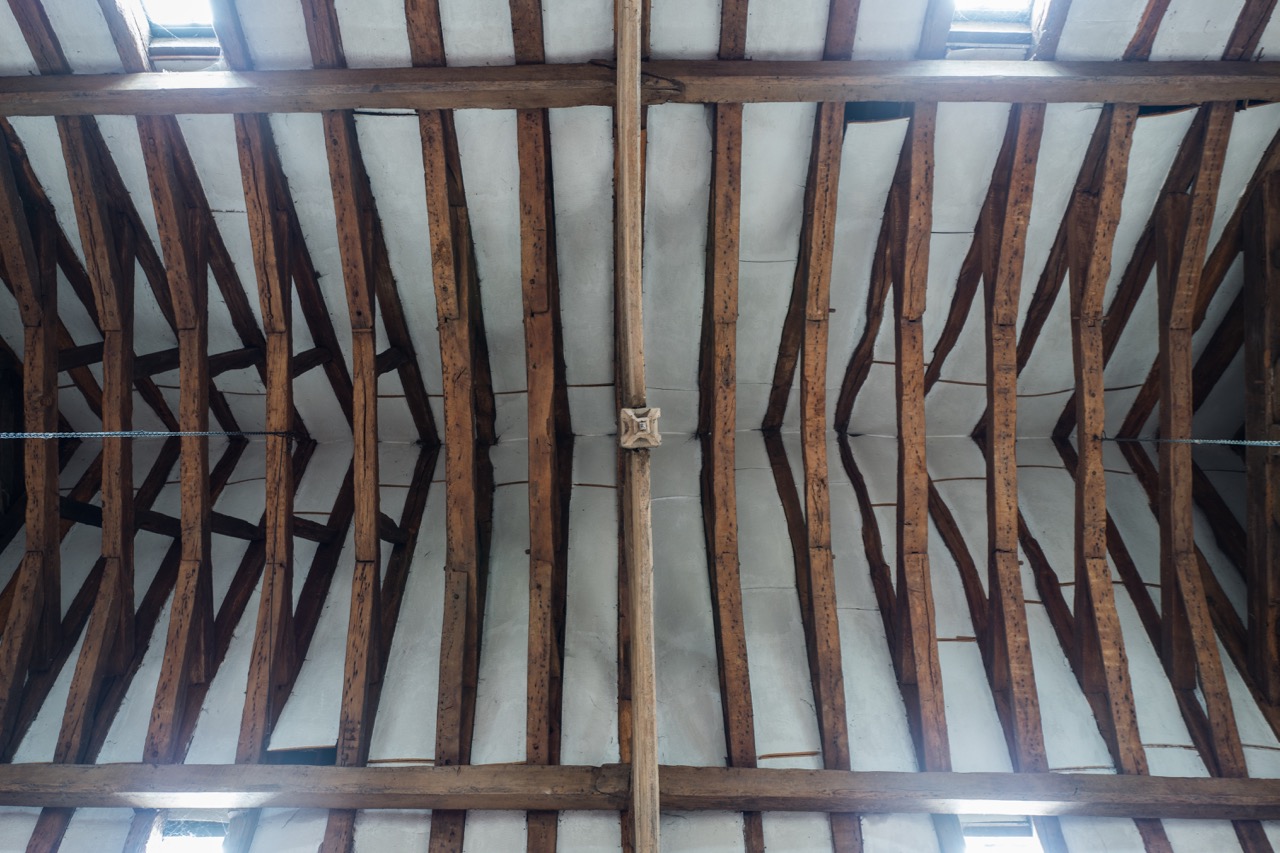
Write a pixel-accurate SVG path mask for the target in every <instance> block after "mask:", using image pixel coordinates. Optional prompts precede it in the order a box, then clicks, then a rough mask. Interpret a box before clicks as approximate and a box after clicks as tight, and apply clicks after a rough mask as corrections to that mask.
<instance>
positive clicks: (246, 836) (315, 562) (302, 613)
mask: <svg viewBox="0 0 1280 853" xmlns="http://www.w3.org/2000/svg"><path fill="white" fill-rule="evenodd" d="M304 447H305V445H304ZM296 460H297V456H296V455H295V465H294V471H293V479H294V481H295V482H298V481H300V480H301V479H302V473H303V471H302V468H301V466H299V465H298V463H297V461H296ZM353 461H354V460H353ZM354 480H355V470H354V464H353V465H352V466H349V467H348V468H347V474H346V477H345V478H344V479H343V481H342V486H341V487H340V488H339V489H338V494H337V496H336V497H335V498H334V502H333V506H332V508H331V509H330V510H329V516H328V518H329V521H328V525H327V526H328V527H329V528H330V529H332V530H334V531H336V533H335V535H334V536H332V537H331V538H329V539H327V540H326V541H324V542H322V543H321V544H320V546H319V547H318V548H317V549H316V551H315V555H314V557H313V558H312V561H311V567H310V569H309V570H308V572H307V579H306V581H305V583H304V584H303V586H302V590H301V591H300V592H299V593H298V604H297V606H296V607H295V608H294V613H293V631H292V640H291V642H292V647H293V654H292V655H291V656H290V658H289V661H288V663H289V665H288V666H287V667H286V671H285V672H284V674H283V677H284V680H283V682H282V683H281V684H280V685H278V686H277V687H276V694H277V696H279V697H285V696H288V695H289V694H290V692H291V690H292V689H293V684H294V682H295V681H296V680H297V678H298V674H299V673H300V672H301V670H302V663H303V661H304V660H306V656H307V650H308V649H309V648H310V645H311V640H312V638H313V637H314V636H315V630H316V625H317V624H318V623H319V621H320V614H321V611H322V608H323V606H324V602H325V600H326V599H327V598H328V595H329V589H330V587H331V586H332V582H333V576H334V573H335V572H336V570H337V568H338V562H339V560H340V559H341V557H342V552H343V548H344V546H345V545H346V541H347V534H348V532H349V531H350V529H351V518H352V515H353V514H354V512H355V494H354V491H355V490H354ZM263 520H264V523H265V521H266V516H265V515H264V517H263ZM296 521H297V519H295V522H296ZM247 556H248V555H247V554H246V557H247ZM265 556H266V553H265V549H264V550H263V551H262V552H261V557H262V560H260V561H259V562H258V563H257V565H258V567H259V568H261V566H262V565H264V563H265ZM242 567H243V566H242ZM256 581H257V575H256V574H252V569H250V573H249V576H247V578H246V579H245V580H244V581H241V578H240V574H237V581H236V582H235V583H233V584H232V587H231V591H230V592H229V593H228V598H230V597H231V596H232V595H239V596H242V597H245V598H246V600H247V597H248V595H249V594H250V593H252V591H253V585H254V583H255V582H256ZM223 610H226V607H225V605H224V607H223V608H222V610H220V611H219V614H218V621H219V630H218V632H217V636H218V642H219V651H221V650H222V645H221V643H222V637H223V634H224V630H223V626H224V622H223V619H222V615H223V614H222V611H223ZM226 623H227V625H229V626H230V628H231V629H234V627H235V624H237V623H236V622H232V620H231V619H230V618H228V619H227V620H226ZM248 699H249V695H248V692H247V691H246V705H245V707H246V710H247V709H248V707H249V704H248ZM283 710H284V702H283V701H273V702H271V703H270V704H269V705H268V707H267V712H268V713H267V717H266V719H265V721H263V720H261V718H259V717H258V716H257V715H256V714H254V715H250V714H248V713H244V714H242V715H241V743H244V742H245V741H253V740H256V739H257V737H258V736H256V735H255V733H253V732H251V731H247V730H246V729H247V727H249V726H258V725H261V726H262V728H263V729H264V730H265V731H267V732H270V731H272V730H273V729H274V728H275V724H276V721H277V720H278V719H279V718H280V713H281V712H282V711H283ZM246 717H249V718H250V719H246ZM264 747H265V745H264ZM237 751H238V752H241V751H242V748H241V747H237ZM243 753H244V754H247V753H248V750H243ZM259 760H260V759H259ZM258 817H259V813H258V812H257V811H256V810H254V811H249V812H245V813H242V814H238V815H235V816H234V817H232V819H231V822H230V824H229V825H228V827H227V837H226V841H225V842H224V845H223V847H224V849H225V850H226V851H227V853H247V851H248V850H249V849H250V848H251V847H252V845H253V836H254V833H255V832H256V831H257V826H258Z"/></svg>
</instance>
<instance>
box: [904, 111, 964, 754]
mask: <svg viewBox="0 0 1280 853" xmlns="http://www.w3.org/2000/svg"><path fill="white" fill-rule="evenodd" d="M936 118H937V106H936V105H935V104H917V105H916V108H915V113H914V115H913V116H912V117H911V125H910V127H909V128H908V130H907V136H908V139H909V146H910V148H909V150H910V161H909V165H908V166H907V180H906V184H905V186H904V188H903V190H904V196H903V199H902V202H901V205H900V207H899V208H898V211H897V214H898V220H899V221H898V222H897V223H895V225H897V227H899V228H900V229H901V231H900V233H901V234H902V235H903V237H902V240H901V243H900V245H901V247H902V250H901V252H900V253H898V254H895V255H894V256H893V264H892V267H893V279H894V294H893V295H894V300H893V302H894V305H893V308H894V318H895V325H896V327H897V334H896V335H895V337H894V347H895V350H896V353H897V364H896V370H895V374H896V386H897V414H898V460H897V462H898V495H897V513H898V516H897V517H898V530H897V549H896V555H897V564H898V566H897V583H896V585H895V587H896V589H898V590H901V591H902V592H901V593H900V594H899V595H898V596H897V600H896V609H895V614H894V629H895V632H896V633H895V636H894V638H893V642H892V648H893V658H894V662H895V668H896V669H897V672H898V680H899V682H900V683H901V684H902V685H903V689H904V691H905V694H906V696H907V697H908V705H909V706H910V707H911V708H912V713H914V714H915V715H916V716H917V717H918V718H919V724H918V728H917V732H916V733H917V735H918V737H919V740H918V742H917V755H918V756H919V761H920V766H921V767H922V768H923V769H925V770H930V771H941V770H949V769H950V767H951V750H950V747H949V745H948V740H947V722H946V713H945V710H944V706H943V698H942V671H941V668H940V665H939V661H938V644H937V636H936V628H935V621H934V614H933V588H932V583H931V581H930V578H929V473H928V470H927V468H926V467H925V423H924V421H925V413H924V324H923V322H922V319H923V315H924V308H925V285H926V281H927V276H928V265H929V235H930V233H931V230H932V221H933V133H934V126H935V121H936Z"/></svg>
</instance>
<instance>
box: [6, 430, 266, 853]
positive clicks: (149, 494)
mask: <svg viewBox="0 0 1280 853" xmlns="http://www.w3.org/2000/svg"><path fill="white" fill-rule="evenodd" d="M179 445H180V442H178V441H174V442H173V447H172V449H171V448H170V447H166V448H164V449H163V450H162V451H161V454H162V455H161V459H159V460H158V464H157V466H156V467H155V468H153V473H152V476H148V478H147V480H146V481H145V482H144V483H143V486H142V488H140V489H139V490H138V496H137V502H138V508H139V509H142V508H144V507H148V506H149V505H150V503H151V502H152V501H154V500H155V496H156V495H158V494H159V491H160V489H161V488H162V487H163V486H164V481H165V479H166V478H165V477H163V476H158V471H159V470H164V471H168V470H169V469H170V468H171V467H172V465H173V463H174V461H175V460H176V457H177V455H178V453H179V450H178V446H179ZM246 446H247V442H243V441H233V442H231V443H230V444H229V445H228V446H227V449H226V451H225V452H224V453H223V455H222V458H221V459H220V460H219V461H218V464H217V466H215V468H214V469H213V472H212V473H211V474H210V484H209V491H210V496H211V498H216V496H217V495H218V494H220V493H221V491H222V489H223V488H224V487H225V486H226V484H227V481H228V480H230V478H231V475H232V473H233V472H234V470H235V467H236V464H237V463H238V462H239V460H240V458H241V455H242V454H243V451H244V449H245V447H246ZM138 515H142V513H141V512H140V513H138ZM136 521H137V519H135V523H136ZM181 559H182V545H181V543H180V542H177V541H175V542H174V543H173V544H172V545H171V546H170V547H169V550H168V551H167V552H166V553H165V556H164V558H163V559H162V560H161V563H160V567H159V569H158V571H157V572H156V574H155V576H154V578H153V579H152V581H151V585H150V586H149V587H148V588H147V591H146V594H145V595H144V597H143V600H142V603H141V604H140V605H139V606H138V608H137V612H136V615H135V617H134V636H135V637H137V638H139V639H140V640H142V642H137V643H135V644H134V648H133V654H132V656H131V658H130V659H129V660H128V661H127V662H126V663H125V665H124V667H123V668H122V669H121V670H120V671H119V673H117V674H116V675H115V676H114V677H112V678H110V679H107V680H105V681H104V682H103V685H102V691H101V694H100V698H98V700H97V702H96V705H95V708H94V716H93V720H92V724H91V725H89V726H88V727H87V729H86V731H85V732H83V733H77V732H76V731H75V730H74V729H69V728H67V726H66V725H65V721H66V716H65V715H64V727H63V733H62V735H60V737H61V736H74V737H76V738H81V737H83V738H84V739H85V741H84V743H83V746H80V747H77V746H76V745H75V744H72V743H68V744H67V746H64V747H60V749H67V748H68V747H72V748H74V749H82V750H83V755H84V757H83V758H82V759H79V760H83V761H86V762H92V761H94V760H95V759H96V758H97V755H98V752H99V751H100V750H101V749H102V746H103V744H104V743H105V741H106V738H107V734H108V733H109V731H110V729H111V725H112V723H113V721H114V720H115V716H116V714H117V713H118V711H119V709H120V706H121V705H122V704H123V702H124V699H125V697H126V695H127V694H128V692H129V688H130V685H131V684H132V683H133V678H134V676H135V675H136V674H137V672H138V670H139V669H140V668H141V666H142V660H143V657H144V656H145V653H146V650H147V645H148V642H147V641H148V640H150V641H154V639H155V637H154V635H155V629H156V627H157V626H158V624H159V621H160V616H161V615H162V613H163V610H164V606H165V604H166V603H167V602H168V600H169V597H170V595H171V593H172V592H173V589H174V586H175V585H176V583H177V580H178V570H179V566H180V564H181ZM99 564H100V565H104V564H105V561H104V560H101V559H100V560H99ZM97 569H98V567H97V566H95V570H97ZM84 592H85V590H84V589H83V588H82V594H83V593H84ZM95 595H96V593H95ZM93 598H94V596H88V597H87V601H88V603H92V601H93ZM105 603H107V604H110V603H111V602H110V600H109V599H107V600H106V602H105ZM69 615H70V614H69ZM99 618H101V617H99ZM90 628H91V629H92V626H90ZM77 670H81V667H80V664H79V662H78V661H77ZM86 674H89V673H87V672H86ZM196 687H197V691H198V689H199V687H200V685H197V686H196ZM73 689H74V687H73ZM75 695H76V694H72V695H70V696H69V697H68V713H71V712H73V709H72V707H71V699H73V698H75ZM80 695H83V694H80ZM38 710H39V706H38V704H37V705H36V706H35V707H33V708H31V711H30V716H31V718H32V719H34V717H35V714H36V712H37V711H38ZM178 740H182V738H181V737H179V738H178ZM182 748H185V747H182ZM74 749H68V751H67V752H66V754H70V753H71V751H74ZM73 814H74V812H73V811H72V810H71V809H60V808H45V809H44V810H42V812H41V814H40V818H39V819H38V821H37V823H36V828H35V830H34V831H33V833H32V838H31V842H30V844H29V845H28V848H29V849H30V850H31V853H54V851H56V850H58V849H59V846H60V845H61V843H62V838H63V835H64V834H65V833H66V830H67V827H68V826H69V825H70V823H71V819H72V816H73Z"/></svg>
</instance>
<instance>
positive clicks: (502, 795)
mask: <svg viewBox="0 0 1280 853" xmlns="http://www.w3.org/2000/svg"><path fill="white" fill-rule="evenodd" d="M628 769H629V768H628V767H627V765H622V764H614V765H606V766H603V767H570V766H561V767H536V766H529V765H524V764H495V765H485V766H477V767H411V768H399V767H397V768H388V767H380V768H363V767H305V766H270V765H262V766H245V765H235V764H217V765H211V764H205V765H167V766H164V765H161V766H156V765H145V764H105V765H66V764H63V765H56V764H31V765H2V766H0V804H3V805H5V806H30V805H39V804H48V805H57V806H65V807H98V808H129V807H135V808H191V807H193V806H194V807H198V808H215V809H228V808H231V809H236V808H263V807H270V808H329V807H333V808H342V807H355V808H360V809H441V808H443V809H458V808H468V809H498V810H552V811H556V810H592V811H617V810H618V809H619V808H621V807H622V805H623V804H624V803H625V802H626V799H627V796H628V789H629V786H628V784H627V774H628ZM661 772H662V779H663V790H662V801H663V806H664V807H666V808H669V809H672V810H680V811H707V810H710V811H725V810H731V809H736V808H742V807H748V808H756V809H760V810H767V811H799V812H805V811H808V812H812V811H820V812H831V811H857V812H863V813H869V814H908V813H922V812H923V813H943V814H993V813H995V814H1008V815H1022V814H1033V815H1070V816H1077V817H1133V816H1135V815H1136V816H1143V817H1169V818H1186V819H1192V820H1215V819H1218V820H1220V819H1231V818H1249V819H1257V820H1274V819H1276V818H1278V817H1280V781H1278V780H1275V779H1214V778H1189V777H1176V778H1175V777H1165V778H1161V777H1152V776H1111V775H1106V774H1094V773H1089V774H1081V773H1034V774H1022V773H1018V774H1014V773H927V772H926V773H910V772H907V773H903V772H892V771H864V772H847V771H840V770H772V769H757V768H730V767H677V766H664V767H662V769H661Z"/></svg>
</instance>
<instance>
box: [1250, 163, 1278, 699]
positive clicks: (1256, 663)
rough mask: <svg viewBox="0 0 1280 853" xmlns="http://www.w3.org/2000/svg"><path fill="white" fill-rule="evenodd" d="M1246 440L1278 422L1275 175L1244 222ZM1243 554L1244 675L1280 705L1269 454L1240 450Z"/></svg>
mask: <svg viewBox="0 0 1280 853" xmlns="http://www.w3.org/2000/svg"><path fill="white" fill-rule="evenodd" d="M1244 224H1245V232H1244V234H1245V237H1244V258H1245V278H1244V294H1243V295H1244V306H1245V310H1244V316H1245V322H1244V326H1245V335H1244V343H1245V407H1246V408H1245V412H1246V418H1245V436H1246V438H1248V439H1250V440H1254V441H1269V440H1272V439H1273V438H1274V437H1275V434H1276V431H1277V430H1276V424H1277V423H1278V422H1280V395H1277V391H1280V387H1278V386H1277V382H1276V380H1277V374H1276V368H1275V364H1276V359H1277V357H1278V356H1280V338H1278V337H1277V334H1276V326H1277V322H1278V321H1280V318H1278V317H1277V316H1276V312H1277V311H1280V269H1277V266H1276V261H1277V260H1280V176H1277V174H1276V173H1272V174H1270V175H1268V176H1266V178H1265V179H1264V180H1263V181H1262V182H1261V183H1259V185H1258V186H1257V188H1256V189H1255V190H1254V193H1253V197H1252V199H1251V200H1250V203H1249V208H1248V210H1247V212H1246V216H1245V223H1244ZM1245 452H1246V464H1245V476H1246V492H1245V494H1246V512H1245V520H1246V524H1247V529H1248V543H1249V547H1248V551H1247V555H1246V564H1245V566H1242V568H1244V569H1245V576H1246V578H1247V580H1248V630H1249V635H1248V636H1249V643H1248V659H1249V672H1250V674H1252V676H1253V679H1254V681H1255V682H1256V683H1257V685H1258V689H1259V690H1260V691H1261V693H1262V695H1263V696H1265V697H1266V698H1267V700H1268V701H1269V702H1271V703H1273V704H1274V703H1277V702H1280V578H1278V577H1277V576H1276V566H1277V564H1278V563H1280V529H1277V519H1278V518H1280V506H1278V505H1277V504H1278V502H1280V495H1277V494H1276V484H1277V481H1278V477H1277V475H1278V474H1280V469H1278V468H1277V466H1278V464H1280V460H1278V459H1277V458H1276V453H1275V452H1274V451H1273V450H1269V449H1268V448H1264V447H1250V448H1247V449H1246V451H1245Z"/></svg>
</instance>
